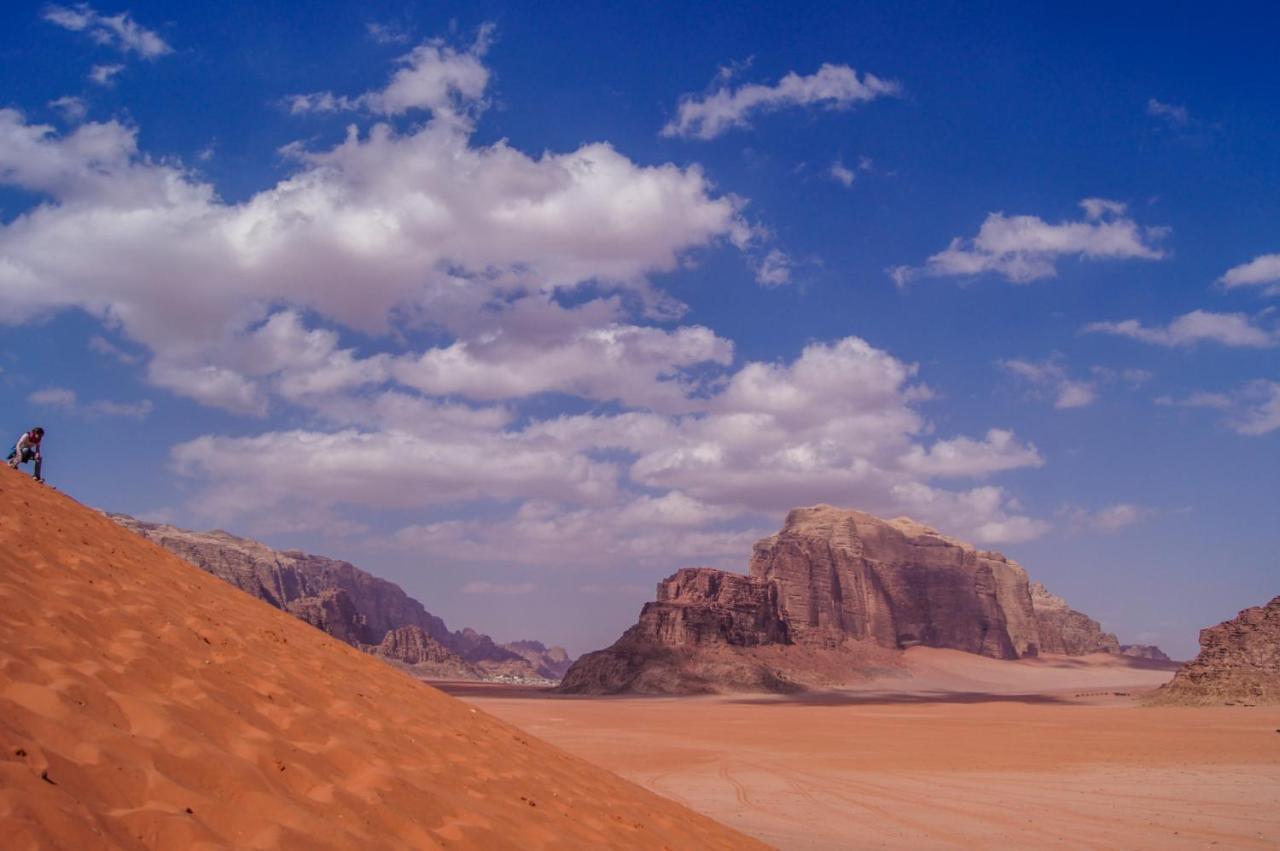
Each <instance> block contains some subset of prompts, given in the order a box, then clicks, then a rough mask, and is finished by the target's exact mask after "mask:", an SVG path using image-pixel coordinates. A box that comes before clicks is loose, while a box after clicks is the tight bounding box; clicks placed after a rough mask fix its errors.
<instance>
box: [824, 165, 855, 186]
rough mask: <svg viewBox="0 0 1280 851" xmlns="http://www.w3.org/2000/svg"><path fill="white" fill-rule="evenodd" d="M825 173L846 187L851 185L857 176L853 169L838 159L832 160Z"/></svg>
mask: <svg viewBox="0 0 1280 851" xmlns="http://www.w3.org/2000/svg"><path fill="white" fill-rule="evenodd" d="M827 173H828V174H829V175H831V179H832V180H834V181H836V182H837V183H840V184H843V185H844V186H845V187H846V188H848V187H851V186H853V182H854V180H856V179H857V177H858V176H857V174H855V173H854V171H853V169H851V168H849V167H848V166H846V165H845V164H844V163H842V162H840V160H836V161H835V162H833V163H832V164H831V168H830V169H828V171H827Z"/></svg>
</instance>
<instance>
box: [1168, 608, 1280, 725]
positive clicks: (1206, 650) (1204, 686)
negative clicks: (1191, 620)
mask: <svg viewBox="0 0 1280 851" xmlns="http://www.w3.org/2000/svg"><path fill="white" fill-rule="evenodd" d="M1148 700H1149V702H1150V703H1153V704H1183V705H1211V704H1234V705H1247V706H1252V705H1264V704H1265V705H1276V704H1280V597H1276V598H1275V599H1273V600H1272V601H1271V602H1269V603H1267V604H1266V605H1264V606H1254V607H1253V608H1251V609H1245V610H1244V611H1242V612H1240V614H1239V615H1237V616H1236V617H1234V618H1232V619H1231V620H1229V621H1223V622H1222V623H1220V624H1218V625H1217V626H1211V627H1209V628H1207V629H1202V630H1200V654H1199V655H1198V656H1196V658H1195V659H1193V660H1191V661H1190V662H1187V663H1186V664H1185V665H1183V666H1182V667H1181V668H1179V669H1178V672H1177V673H1176V674H1174V675H1173V679H1172V680H1170V681H1169V682H1168V683H1167V684H1165V685H1164V686H1162V687H1161V688H1160V690H1159V691H1157V692H1156V693H1155V694H1154V695H1152V696H1151V697H1150V698H1149V699H1148Z"/></svg>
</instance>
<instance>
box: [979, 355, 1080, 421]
mask: <svg viewBox="0 0 1280 851" xmlns="http://www.w3.org/2000/svg"><path fill="white" fill-rule="evenodd" d="M1000 366H1001V367H1003V368H1004V369H1005V371H1007V372H1008V373H1010V374H1011V375H1014V376H1016V377H1017V378H1019V379H1021V380H1022V381H1023V382H1025V383H1026V384H1027V385H1028V386H1029V387H1031V389H1032V390H1033V392H1035V393H1036V394H1037V395H1041V394H1047V395H1049V396H1051V397H1052V398H1053V406H1054V407H1055V408H1083V407H1086V406H1088V405H1092V404H1093V403H1094V402H1095V401H1096V400H1097V398H1098V392H1097V386H1096V385H1095V384H1094V383H1093V382H1089V381H1083V380H1081V379H1077V378H1072V377H1071V375H1070V374H1069V373H1068V372H1067V368H1066V366H1065V365H1064V364H1063V362H1062V359H1061V358H1060V357H1056V356H1055V357H1052V358H1050V359H1048V360H1045V361H1030V360H1020V359H1017V358H1013V359H1010V360H1002V361H1000Z"/></svg>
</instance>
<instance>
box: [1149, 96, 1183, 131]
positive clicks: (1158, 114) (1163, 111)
mask: <svg viewBox="0 0 1280 851" xmlns="http://www.w3.org/2000/svg"><path fill="white" fill-rule="evenodd" d="M1147 115H1149V116H1151V117H1152V118H1158V119H1160V120H1161V121H1164V122H1165V123H1167V124H1169V125H1170V126H1173V127H1186V126H1187V125H1188V124H1190V123H1191V113H1190V112H1189V111H1188V110H1187V108H1186V107H1185V106H1179V105H1178V104H1176V103H1164V102H1163V101H1159V100H1156V99H1155V98H1148V99H1147Z"/></svg>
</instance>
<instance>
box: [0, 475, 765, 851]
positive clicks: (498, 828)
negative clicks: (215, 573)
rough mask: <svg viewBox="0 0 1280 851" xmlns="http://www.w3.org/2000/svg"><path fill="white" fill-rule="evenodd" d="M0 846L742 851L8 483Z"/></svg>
mask: <svg viewBox="0 0 1280 851" xmlns="http://www.w3.org/2000/svg"><path fill="white" fill-rule="evenodd" d="M0 748H2V750H0V848H3V849H4V851H12V850H13V849H35V848H39V849H56V848H65V849H75V851H82V849H98V848H122V849H136V848H165V849H184V851H185V849H214V848H235V849H252V848H288V849H303V848H305V849H323V848H334V849H339V848H341V849H351V848H362V849H363V848H370V849H372V848H436V847H441V848H476V849H507V848H510V849H526V848H672V849H685V848H699V849H701V848H735V849H736V848H754V847H760V846H759V844H758V843H756V842H754V841H753V840H750V839H748V838H746V837H745V836H741V835H739V834H736V833H734V832H733V831H730V830H728V829H726V828H724V827H722V826H721V825H718V824H716V823H715V822H713V821H711V820H710V819H708V818H705V817H703V816H700V815H698V814H696V813H694V812H691V811H689V810H687V809H685V808H683V807H681V806H679V805H677V804H675V803H672V802H671V801H668V800H665V799H663V798H661V797H658V796H657V795H654V794H652V793H650V792H647V791H645V790H644V789H641V788H640V787H638V786H636V785H634V784H632V783H630V782H628V781H625V780H622V779H620V778H619V777H617V776H616V775H613V774H610V773H609V772H607V771H604V770H601V769H599V768H596V767H594V766H592V765H589V764H587V763H586V762H584V761H583V760H581V759H578V758H576V757H572V756H569V755H568V754H565V753H564V752H562V751H559V750H557V749H556V748H554V747H550V746H548V745H546V744H543V743H542V742H540V741H538V740H537V739H534V738H532V737H530V736H528V735H527V734H526V733H524V732H522V731H520V730H518V729H516V728H514V727H512V726H509V725H507V724H505V723H502V722H500V721H497V720H495V719H493V718H492V717H490V716H489V715H487V714H486V713H484V712H480V711H478V710H476V709H474V708H472V707H470V706H468V705H467V704H465V703H463V702H461V701H458V700H455V699H454V698H451V697H448V696H446V695H443V694H441V693H440V692H438V691H436V690H435V689H432V688H430V687H428V686H426V685H424V684H422V683H420V682H418V681H416V680H413V679H411V678H410V677H408V676H406V675H405V674H402V673H400V672H399V671H397V670H395V669H393V668H392V667H390V666H388V665H386V664H384V663H382V662H381V661H379V660H377V659H375V658H373V657H370V656H366V655H364V654H362V653H360V652H358V651H356V650H354V649H352V648H351V647H348V646H347V645H345V644H342V643H341V642H338V641H336V640H334V639H332V638H330V637H329V636H327V635H325V634H324V633H322V632H320V631H319V630H316V629H313V628H312V627H310V626H308V625H306V624H305V623H303V622H301V621H299V620H297V619H295V618H293V617H292V616H290V615H287V614H285V613H283V612H280V611H277V610H276V609H273V608H271V607H270V606H268V605H266V604H265V603H262V602H260V601H258V600H255V599H253V598H251V597H249V596H248V595H246V594H243V593H241V592H240V591H238V590H236V589H235V588H233V587H232V586H230V585H228V584H226V583H224V582H222V581H221V580H218V579H215V578H214V577H212V576H209V575H207V574H205V573H203V572H201V571H200V570H198V569H196V568H195V567H192V566H191V565H189V564H187V563H186V562H184V561H182V560H180V559H178V558H177V557H176V556H172V555H170V554H168V553H166V552H165V551H163V550H161V549H160V548H159V547H157V546H155V545H153V544H150V543H148V542H147V541H145V540H143V539H142V538H141V537H139V536H136V535H134V534H132V533H130V532H127V531H125V530H123V529H120V528H119V527H117V526H116V525H115V524H114V523H112V522H110V521H109V520H107V519H106V518H104V517H101V516H99V515H98V514H96V513H95V512H92V511H90V510H89V509H86V508H84V507H82V506H80V505H78V504H76V503H75V502H74V501H72V500H70V499H68V498H67V497H65V496H62V495H60V494H58V493H56V492H54V491H52V490H49V489H46V488H41V487H40V486H38V485H36V484H34V483H33V482H31V481H30V480H29V479H28V478H26V477H24V476H22V475H21V474H19V473H16V472H12V471H10V470H7V469H4V468H0Z"/></svg>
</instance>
